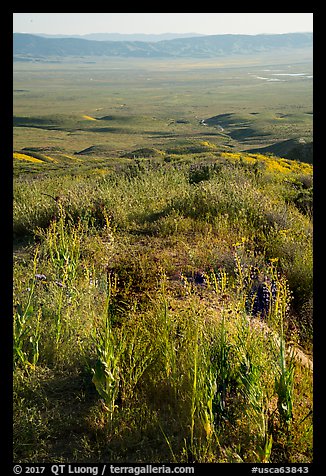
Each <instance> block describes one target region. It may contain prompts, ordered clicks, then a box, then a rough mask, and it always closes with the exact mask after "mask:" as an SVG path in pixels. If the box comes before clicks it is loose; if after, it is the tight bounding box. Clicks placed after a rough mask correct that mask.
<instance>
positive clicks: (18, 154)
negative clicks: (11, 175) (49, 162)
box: [13, 152, 44, 164]
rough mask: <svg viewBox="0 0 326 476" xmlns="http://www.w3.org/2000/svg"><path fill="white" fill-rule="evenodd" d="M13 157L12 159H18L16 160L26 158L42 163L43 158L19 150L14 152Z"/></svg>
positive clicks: (29, 160)
mask: <svg viewBox="0 0 326 476" xmlns="http://www.w3.org/2000/svg"><path fill="white" fill-rule="evenodd" d="M13 157H14V159H18V160H27V161H28V162H34V163H39V164H44V162H43V160H40V159H37V158H36V157H32V156H30V155H26V154H21V153H19V152H14V154H13Z"/></svg>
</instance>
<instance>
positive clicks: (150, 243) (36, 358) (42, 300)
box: [13, 52, 313, 463]
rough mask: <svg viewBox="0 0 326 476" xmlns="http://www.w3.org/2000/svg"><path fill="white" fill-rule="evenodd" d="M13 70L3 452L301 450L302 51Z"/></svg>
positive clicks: (224, 454)
mask: <svg viewBox="0 0 326 476" xmlns="http://www.w3.org/2000/svg"><path fill="white" fill-rule="evenodd" d="M94 61H95V60H94ZM275 72H276V73H275ZM14 88H15V89H14V156H13V164H14V167H13V168H14V201H13V215H14V294H13V299H14V309H13V313H14V320H13V331H14V347H13V357H14V377H13V378H14V455H15V461H16V462H108V461H110V462H178V463H182V462H241V461H243V462H271V463H275V462H294V463H296V462H298V463H300V462H310V461H312V350H313V349H312V330H313V327H312V282H313V276H312V190H313V174H312V165H311V164H309V163H304V162H299V161H298V160H289V157H288V159H286V158H284V157H285V156H284V155H282V154H281V151H282V150H284V149H282V147H283V145H282V141H288V140H289V139H291V140H292V139H293V140H295V141H294V143H295V144H296V147H297V146H298V147H300V144H301V143H302V142H300V141H299V139H300V140H301V139H302V140H303V141H305V143H306V144H307V145H309V143H310V144H311V141H312V130H311V129H312V107H311V104H312V98H311V96H312V88H311V60H310V59H309V58H305V57H303V56H302V53H299V52H298V53H297V54H296V55H294V54H292V53H291V56H290V55H288V56H286V55H283V56H278V57H275V56H271V55H265V54H264V55H260V56H257V57H256V56H251V57H247V56H241V57H238V58H235V57H233V58H225V59H220V60H219V62H218V63H217V62H216V59H210V60H199V59H196V60H194V59H192V60H191V59H189V60H184V61H179V60H178V61H172V60H171V62H168V61H163V60H157V61H154V60H146V59H143V60H136V59H130V61H129V60H128V62H126V61H125V60H122V59H111V60H110V61H109V60H107V61H106V62H103V60H101V61H98V62H94V63H91V64H88V63H87V61H86V59H85V62H84V63H79V64H77V63H60V64H51V63H49V64H45V63H44V64H39V63H35V64H34V63H32V62H30V63H28V64H26V63H23V62H22V63H17V64H15V65H14ZM290 143H292V142H290ZM273 144H276V148H275V149H274V153H275V154H276V151H277V154H276V155H280V157H283V158H279V157H275V156H272V155H262V154H256V153H250V151H251V152H253V151H254V150H255V149H256V151H257V149H259V148H260V149H263V150H264V148H265V147H269V146H271V145H272V146H273ZM293 150H294V152H295V151H296V150H297V149H293ZM268 151H269V152H271V151H273V150H272V149H268ZM301 157H304V154H302V155H301ZM294 158H295V157H294Z"/></svg>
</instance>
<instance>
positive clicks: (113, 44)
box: [13, 33, 313, 60]
mask: <svg viewBox="0 0 326 476" xmlns="http://www.w3.org/2000/svg"><path fill="white" fill-rule="evenodd" d="M312 42H313V34H312V33H287V34H274V35H209V36H202V37H198V36H196V37H192V38H177V39H172V40H163V41H157V42H148V41H147V42H144V41H95V40H86V39H80V38H44V37H41V36H37V35H30V34H23V33H15V34H14V35H13V53H14V59H15V60H24V59H25V60H28V59H38V60H47V59H49V58H50V59H51V58H57V59H58V58H59V59H62V58H64V57H70V56H77V57H79V56H88V57H92V56H102V57H142V58H144V57H145V58H146V57H149V58H159V57H162V58H178V57H179V58H187V57H195V58H214V57H221V56H228V55H248V54H249V55H250V54H257V53H266V52H277V51H284V50H285V51H291V50H294V49H299V48H312Z"/></svg>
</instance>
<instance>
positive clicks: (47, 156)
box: [43, 155, 58, 164]
mask: <svg viewBox="0 0 326 476" xmlns="http://www.w3.org/2000/svg"><path fill="white" fill-rule="evenodd" d="M43 157H44V158H45V159H47V160H50V161H51V162H55V163H56V164H57V163H58V161H57V159H54V158H53V157H50V156H49V155H43Z"/></svg>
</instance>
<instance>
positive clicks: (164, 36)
mask: <svg viewBox="0 0 326 476" xmlns="http://www.w3.org/2000/svg"><path fill="white" fill-rule="evenodd" d="M36 36H41V37H43V38H79V39H80V40H94V41H146V42H157V41H162V40H174V39H176V38H192V37H196V36H205V35H202V34H200V33H153V34H150V33H87V34H85V35H59V34H58V35H47V34H45V33H38V34H37V35H36Z"/></svg>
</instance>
